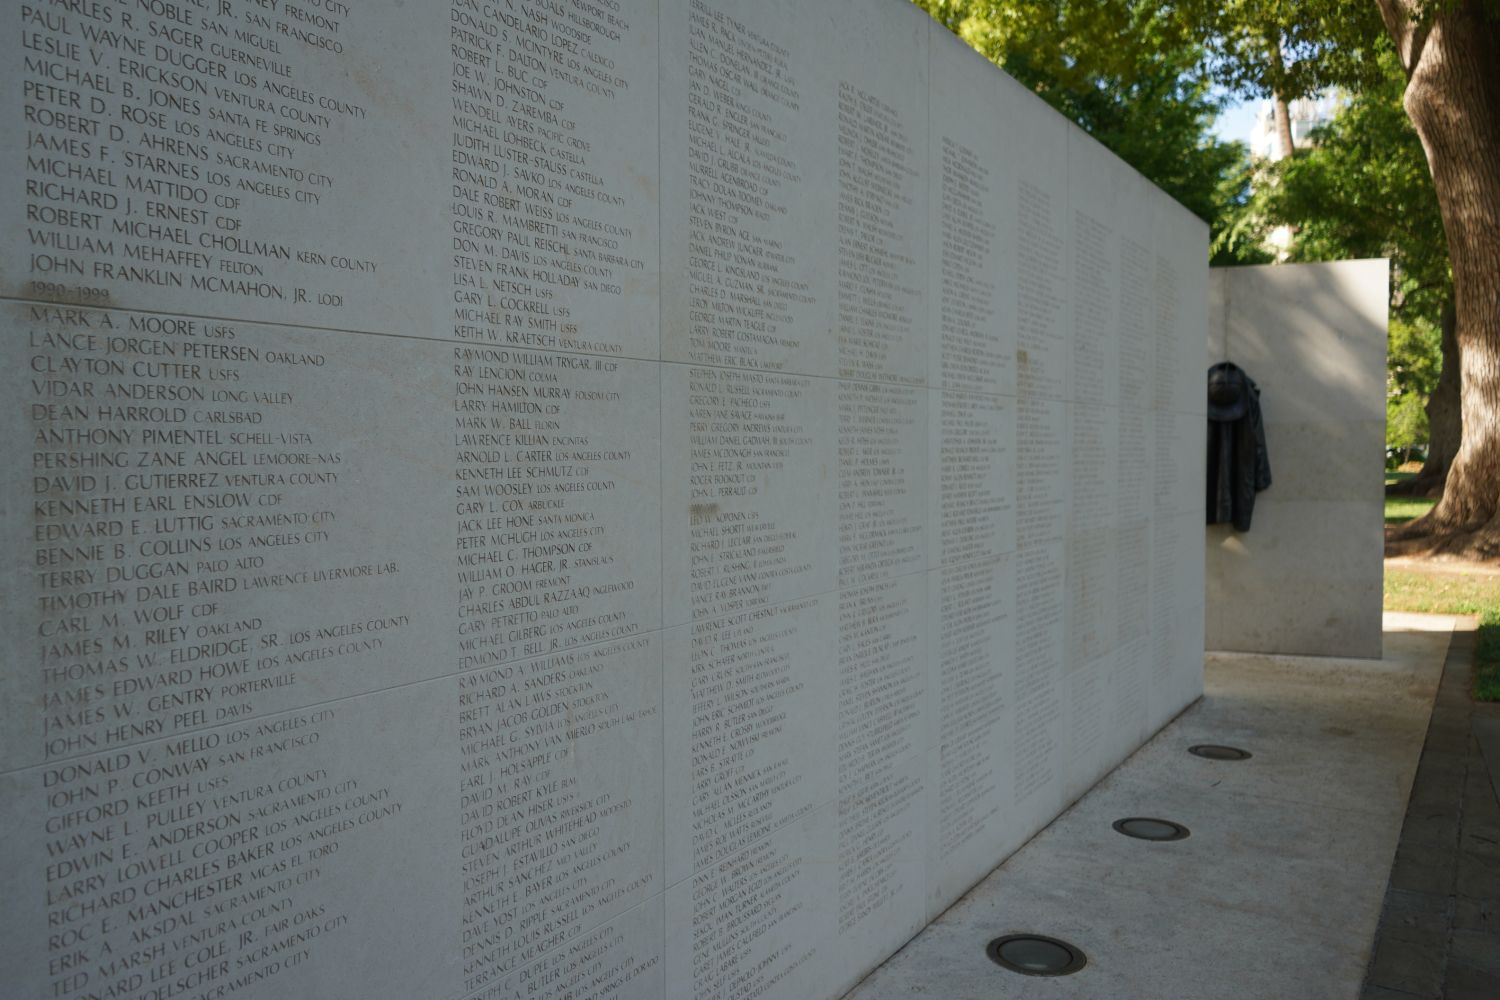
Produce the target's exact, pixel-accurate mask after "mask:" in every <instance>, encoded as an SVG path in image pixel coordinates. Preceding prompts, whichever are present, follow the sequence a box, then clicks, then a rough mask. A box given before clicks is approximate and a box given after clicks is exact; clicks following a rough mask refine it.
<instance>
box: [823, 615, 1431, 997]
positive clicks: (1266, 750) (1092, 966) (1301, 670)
mask: <svg viewBox="0 0 1500 1000" xmlns="http://www.w3.org/2000/svg"><path fill="white" fill-rule="evenodd" d="M1453 623H1454V619H1452V618H1449V617H1440V616H1423V615H1388V616H1387V617H1386V624H1385V628H1386V634H1385V658H1384V659H1383V660H1378V661H1377V660H1334V659H1304V658H1291V657H1264V656H1249V655H1241V654H1213V655H1210V656H1209V658H1208V673H1207V681H1206V686H1207V693H1206V696H1205V698H1204V699H1203V700H1202V701H1201V702H1199V703H1198V704H1197V705H1195V706H1193V707H1192V708H1190V709H1189V710H1188V711H1187V712H1185V713H1183V715H1182V716H1181V717H1179V718H1178V719H1177V720H1176V721H1175V722H1173V723H1172V724H1171V725H1170V726H1168V727H1167V728H1166V729H1165V730H1163V731H1162V732H1161V733H1160V734H1158V735H1157V737H1156V738H1155V739H1153V740H1152V741H1151V742H1150V743H1148V744H1147V745H1146V746H1145V747H1143V748H1142V749H1141V750H1140V751H1139V752H1138V753H1136V754H1135V755H1134V756H1133V757H1131V758H1130V759H1129V760H1128V761H1126V762H1125V764H1123V765H1122V766H1121V767H1120V768H1119V769H1117V770H1116V771H1115V772H1114V773H1113V774H1111V775H1110V776H1109V777H1108V778H1106V779H1105V780H1104V781H1103V782H1101V783H1100V784H1099V785H1098V786H1097V787H1096V788H1095V789H1094V790H1093V791H1091V792H1090V793H1089V794H1088V795H1087V796H1085V797H1084V798H1083V799H1082V800H1081V801H1080V802H1078V803H1077V804H1076V805H1074V807H1073V808H1072V809H1070V810H1069V811H1068V812H1066V813H1065V814H1063V816H1061V817H1060V818H1059V819H1058V820H1057V821H1056V822H1054V823H1053V824H1052V825H1051V826H1050V827H1048V828H1047V829H1046V830H1045V831H1043V832H1042V833H1041V834H1040V835H1039V836H1038V837H1036V838H1035V839H1034V840H1032V841H1031V842H1030V843H1029V844H1027V845H1026V846H1025V847H1024V848H1022V849H1021V850H1020V851H1018V852H1017V853H1016V854H1015V855H1014V856H1013V857H1012V858H1011V859H1010V860H1009V861H1007V862H1006V863H1005V864H1004V865H1003V866H1002V867H1000V868H999V869H997V870H996V871H995V872H994V873H993V874H991V875H990V876H989V878H987V879H986V880H985V881H984V882H982V883H981V884H980V885H979V886H977V887H976V888H975V889H974V890H973V891H972V892H970V893H969V894H968V895H967V896H965V897H964V898H963V899H962V900H960V901H959V902H958V903H957V904H956V905H955V906H954V907H953V908H952V909H950V910H949V911H948V912H947V913H945V914H944V915H943V916H942V917H941V918H940V919H939V920H938V921H937V922H936V923H934V924H933V925H931V926H930V927H928V928H927V929H926V930H925V931H923V932H922V933H921V934H920V935H919V936H918V937H917V938H915V939H914V940H913V941H912V942H911V943H910V944H908V945H907V946H906V948H904V949H903V950H902V951H901V952H900V953H899V954H897V955H896V956H894V957H893V958H892V959H891V960H890V961H888V962H887V963H886V964H885V965H884V966H882V967H881V968H880V969H878V970H876V971H875V972H874V973H873V974H872V975H871V976H870V977H869V978H868V979H866V980H865V981H864V982H863V983H862V984H861V985H860V986H859V987H857V988H856V989H855V990H854V991H853V992H851V993H850V994H849V1000H896V998H907V997H929V998H935V1000H936V998H941V1000H980V998H983V1000H993V998H997V997H999V998H1011V997H1017V998H1030V997H1045V998H1048V1000H1064V998H1090V1000H1113V998H1122V1000H1136V998H1147V997H1149V998H1151V1000H1215V998H1225V1000H1229V998H1233V1000H1256V998H1265V1000H1296V998H1307V1000H1355V998H1358V997H1359V996H1360V988H1361V984H1362V982H1363V981H1364V978H1365V971H1366V967H1367V966H1368V964H1369V959H1370V953H1371V943H1372V941H1373V939H1374V936H1375V928H1376V924H1377V921H1378V919H1379V916H1380V912H1381V905H1382V899H1383V896H1384V894H1385V890H1386V884H1387V880H1388V875H1389V873H1390V871H1391V863H1392V859H1393V857H1394V855H1395V852H1396V844H1397V839H1398V835H1399V833H1400V830H1401V827H1402V819H1403V816H1404V814H1405V812H1406V805H1407V796H1408V793H1409V791H1410V788H1411V782H1412V777H1413V774H1414V773H1415V771H1416V767H1417V761H1418V757H1419V754H1420V752H1421V749H1422V744H1423V739H1424V736H1425V734H1426V731H1427V722H1428V717H1429V714H1430V712H1431V708H1432V704H1433V696H1434V693H1435V691H1436V689H1437V684H1438V679H1439V677H1440V676H1441V673H1442V668H1443V662H1444V658H1445V655H1446V653H1447V649H1448V643H1449V637H1450V633H1451V630H1452V627H1453ZM1195 743H1223V744H1230V745H1232V746H1238V747H1242V748H1244V749H1246V750H1249V751H1251V752H1252V753H1253V754H1254V757H1253V758H1252V759H1250V760H1248V761H1242V762H1237V763H1230V762H1219V761H1210V760H1203V759H1200V758H1197V757H1193V756H1190V755H1189V754H1187V753H1186V750H1187V748H1188V747H1189V746H1191V745H1193V744H1195ZM1126 816H1155V817H1161V818H1164V819H1170V820H1175V821H1177V822H1179V823H1183V824H1185V825H1186V826H1187V827H1189V829H1191V831H1192V836H1191V837H1189V838H1188V839H1186V840H1182V841H1177V842H1173V843H1149V842H1145V841H1138V840H1131V839H1129V838H1127V837H1124V836H1121V835H1120V834H1117V833H1115V832H1114V831H1113V830H1112V829H1111V827H1110V824H1111V823H1112V822H1113V821H1114V820H1116V819H1119V818H1122V817H1126ZM1022 932H1033V933H1038V934H1046V935H1050V936H1054V937H1059V938H1063V939H1065V940H1067V941H1070V942H1072V943H1074V944H1076V945H1078V946H1079V947H1081V948H1082V949H1083V950H1084V952H1085V953H1086V954H1087V956H1088V965H1087V966H1086V967H1085V968H1084V969H1083V970H1082V971H1080V972H1078V973H1077V974H1075V975H1072V976H1068V977H1064V978H1055V979H1044V978H1033V977H1029V976H1023V975H1018V974H1016V973H1013V972H1009V971H1007V970H1004V969H1002V968H1000V967H999V966H997V965H995V964H993V963H992V962H990V961H989V959H988V958H986V956H985V953H984V947H985V944H986V942H988V941H989V940H991V939H992V938H994V937H997V936H999V935H1002V934H1012V933H1022Z"/></svg>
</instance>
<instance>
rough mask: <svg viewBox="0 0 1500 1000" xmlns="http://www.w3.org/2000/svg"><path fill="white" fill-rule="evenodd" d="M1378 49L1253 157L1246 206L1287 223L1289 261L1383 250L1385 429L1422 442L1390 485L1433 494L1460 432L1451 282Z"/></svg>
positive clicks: (1395, 439)
mask: <svg viewBox="0 0 1500 1000" xmlns="http://www.w3.org/2000/svg"><path fill="white" fill-rule="evenodd" d="M1381 49H1382V51H1381V52H1380V54H1379V61H1380V65H1381V66H1382V68H1383V70H1384V72H1383V73H1382V75H1381V76H1380V78H1379V79H1378V80H1376V81H1374V82H1373V83H1371V84H1369V85H1368V86H1366V88H1365V89H1364V90H1361V91H1357V92H1354V93H1353V94H1351V95H1348V97H1347V98H1346V100H1345V101H1344V102H1342V105H1341V107H1340V108H1339V110H1338V111H1337V113H1336V114H1335V115H1334V118H1333V120H1332V121H1331V122H1330V123H1329V124H1328V125H1327V126H1326V127H1323V128H1321V129H1319V130H1318V131H1317V132H1316V134H1315V136H1314V141H1313V142H1312V143H1311V144H1310V145H1309V146H1308V147H1306V148H1304V149H1302V150H1300V151H1299V152H1298V154H1297V155H1296V156H1295V157H1294V158H1292V159H1287V160H1282V161H1280V162H1279V163H1276V164H1273V165H1269V166H1266V167H1264V168H1263V171H1264V173H1263V176H1262V178H1261V179H1262V183H1261V184H1260V185H1258V187H1257V188H1256V195H1255V198H1254V200H1253V202H1252V203H1251V205H1250V212H1251V213H1252V214H1254V213H1258V217H1259V218H1260V219H1261V220H1262V221H1263V222H1264V223H1265V224H1268V225H1277V224H1279V225H1285V226H1289V227H1291V228H1292V229H1293V230H1294V231H1295V234H1296V235H1295V237H1294V238H1293V240H1292V242H1291V245H1290V246H1289V247H1288V258H1289V259H1290V260H1293V261H1309V260H1347V259H1349V258H1358V257H1389V258H1390V259H1391V265H1392V279H1393V280H1392V285H1391V302H1390V305H1391V322H1390V353H1389V365H1388V368H1387V374H1388V392H1389V397H1390V398H1389V399H1388V408H1387V413H1388V415H1389V419H1390V425H1391V429H1390V431H1389V433H1388V434H1387V438H1386V439H1387V441H1389V442H1391V443H1393V444H1398V445H1411V444H1413V443H1420V442H1426V443H1427V444H1428V449H1427V461H1426V463H1425V465H1424V466H1423V469H1422V473H1421V474H1420V475H1419V476H1417V477H1416V478H1415V479H1411V480H1407V481H1405V482H1403V483H1401V484H1398V485H1399V489H1393V492H1401V493H1408V494H1420V495H1437V494H1439V493H1441V491H1442V486H1443V481H1444V479H1445V478H1446V477H1447V473H1448V467H1449V466H1450V465H1451V464H1452V462H1453V459H1454V457H1455V456H1456V455H1457V453H1458V446H1459V442H1460V440H1461V434H1460V425H1459V411H1458V377H1459V375H1458V372H1459V364H1458V357H1457V344H1456V338H1455V337H1454V328H1453V327H1454V323H1453V320H1454V315H1453V282H1452V279H1451V276H1450V273H1449V266H1448V245H1447V241H1446V239H1445V237H1444V234H1443V220H1442V217H1441V215H1440V214H1439V211H1438V201H1437V193H1436V191H1434V189H1433V186H1432V178H1431V176H1430V175H1429V173H1428V171H1427V158H1426V154H1425V152H1424V151H1423V149H1422V142H1421V140H1420V139H1419V138H1418V137H1417V133H1416V130H1415V129H1413V128H1412V125H1411V122H1410V121H1409V120H1408V119H1407V116H1406V112H1405V111H1404V110H1403V108H1402V96H1403V91H1404V90H1405V88H1406V76H1405V74H1404V73H1403V72H1402V70H1401V67H1400V66H1399V65H1398V64H1397V61H1396V55H1395V52H1394V50H1393V49H1392V47H1391V46H1390V45H1389V44H1388V43H1386V44H1383V45H1382V46H1381ZM1440 373H1441V375H1440ZM1424 404H1425V413H1424V412H1423V405H1424Z"/></svg>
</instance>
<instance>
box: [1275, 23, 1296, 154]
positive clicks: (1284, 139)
mask: <svg viewBox="0 0 1500 1000" xmlns="http://www.w3.org/2000/svg"><path fill="white" fill-rule="evenodd" d="M1269 55H1270V59H1271V67H1272V70H1273V73H1272V77H1273V79H1274V80H1275V81H1277V82H1276V86H1274V87H1272V88H1271V122H1272V124H1273V125H1275V126H1276V143H1277V145H1278V146H1280V147H1281V149H1280V152H1281V155H1280V156H1273V157H1271V159H1273V160H1283V159H1286V158H1287V157H1289V156H1291V155H1292V153H1293V152H1294V151H1295V148H1296V140H1294V139H1293V138H1292V109H1291V106H1290V105H1288V104H1287V100H1286V96H1285V95H1284V93H1283V91H1282V85H1281V83H1280V81H1281V78H1282V75H1283V73H1284V72H1285V71H1286V64H1285V63H1284V62H1283V60H1282V55H1281V38H1280V37H1279V36H1273V37H1272V38H1271V41H1270V52H1269Z"/></svg>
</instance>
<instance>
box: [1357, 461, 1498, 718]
mask: <svg viewBox="0 0 1500 1000" xmlns="http://www.w3.org/2000/svg"><path fill="white" fill-rule="evenodd" d="M1409 475H1410V473H1402V472H1388V473H1386V483H1388V484H1389V483H1393V482H1397V481H1399V480H1402V479H1406V478H1408V477H1409ZM1435 503H1437V501H1436V500H1432V499H1428V498H1425V497H1420V498H1419V497H1387V498H1386V501H1385V523H1386V526H1387V527H1390V526H1391V525H1394V524H1405V523H1406V522H1407V521H1410V520H1411V519H1412V518H1415V517H1421V516H1422V515H1423V514H1425V513H1427V511H1428V510H1430V509H1431V508H1432V505H1433V504H1435ZM1385 608H1386V610H1387V611H1428V612H1432V613H1435V614H1451V615H1478V616H1479V635H1478V637H1477V638H1476V640H1475V648H1474V697H1475V699H1477V700H1479V701H1500V574H1497V573H1465V572H1462V571H1461V570H1449V569H1442V568H1439V567H1420V568H1419V567H1416V566H1387V567H1386V570H1385Z"/></svg>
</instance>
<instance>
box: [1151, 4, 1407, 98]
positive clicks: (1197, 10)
mask: <svg viewBox="0 0 1500 1000" xmlns="http://www.w3.org/2000/svg"><path fill="white" fill-rule="evenodd" d="M1172 9H1173V10H1174V12H1175V13H1176V15H1177V16H1178V17H1180V18H1181V19H1182V20H1183V21H1184V22H1185V23H1186V24H1187V25H1189V26H1190V28H1191V30H1192V32H1193V34H1194V37H1196V38H1197V39H1198V41H1199V42H1200V43H1201V44H1202V45H1204V46H1205V48H1206V49H1207V50H1208V52H1209V54H1210V63H1209V64H1210V68H1211V70H1212V72H1213V74H1214V76H1215V78H1216V79H1217V80H1218V82H1219V83H1220V84H1222V85H1223V86H1225V87H1227V88H1229V89H1230V90H1232V91H1234V92H1235V93H1237V94H1240V95H1242V96H1245V97H1271V96H1272V95H1274V94H1280V95H1281V96H1282V97H1284V98H1286V99H1287V100H1291V99H1293V98H1297V97H1310V96H1312V95H1314V94H1317V93H1321V92H1322V91H1325V90H1328V89H1330V88H1333V87H1342V88H1349V89H1356V90H1357V89H1362V88H1363V87H1365V86H1366V85H1368V84H1370V83H1372V82H1374V81H1376V80H1378V79H1379V78H1380V76H1381V73H1382V70H1381V68H1380V66H1379V63H1378V57H1377V52H1378V49H1379V46H1380V44H1381V43H1382V42H1383V40H1384V39H1385V28H1384V25H1383V24H1382V22H1381V19H1380V10H1379V7H1378V5H1377V4H1376V3H1374V2H1373V0H1178V3H1176V4H1175V5H1173V7H1172Z"/></svg>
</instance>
